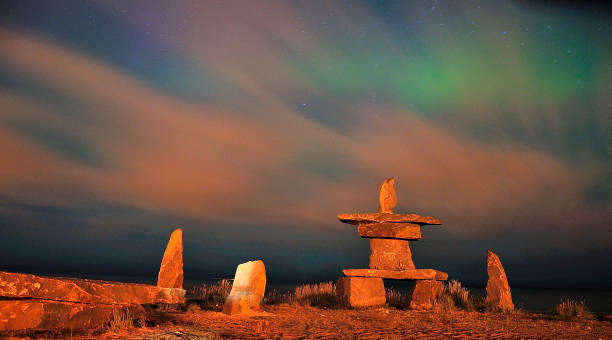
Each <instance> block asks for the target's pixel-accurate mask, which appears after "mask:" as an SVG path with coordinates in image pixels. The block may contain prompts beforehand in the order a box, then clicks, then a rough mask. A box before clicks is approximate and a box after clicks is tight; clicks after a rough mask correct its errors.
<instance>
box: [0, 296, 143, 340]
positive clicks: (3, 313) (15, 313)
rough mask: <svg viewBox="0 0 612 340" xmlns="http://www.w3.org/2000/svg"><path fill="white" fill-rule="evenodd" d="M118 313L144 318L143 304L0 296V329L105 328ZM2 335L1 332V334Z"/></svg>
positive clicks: (133, 317) (132, 317)
mask: <svg viewBox="0 0 612 340" xmlns="http://www.w3.org/2000/svg"><path fill="white" fill-rule="evenodd" d="M114 314H115V315H129V317H130V318H131V319H141V320H144V318H145V311H144V308H143V307H142V306H139V305H132V306H111V305H95V304H94V305H92V304H84V303H74V302H60V301H48V300H0V331H18V330H26V329H27V330H54V331H56V330H63V329H66V330H67V329H78V330H86V329H102V328H104V327H105V326H106V325H107V324H108V322H109V321H110V320H111V319H112V318H113V316H114ZM0 337H2V334H0Z"/></svg>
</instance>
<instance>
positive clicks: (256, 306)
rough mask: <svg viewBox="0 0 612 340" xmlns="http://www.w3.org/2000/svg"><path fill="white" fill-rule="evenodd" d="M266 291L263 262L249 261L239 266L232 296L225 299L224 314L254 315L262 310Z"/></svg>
mask: <svg viewBox="0 0 612 340" xmlns="http://www.w3.org/2000/svg"><path fill="white" fill-rule="evenodd" d="M265 290H266V267H265V266H264V263H263V261H261V260H260V261H249V262H246V263H243V264H240V265H238V268H236V275H235V276H234V284H233V285H232V290H231V292H230V295H229V296H228V297H227V298H226V299H225V304H224V305H223V313H225V314H230V315H232V314H254V313H255V312H257V311H259V310H261V305H260V303H261V299H263V296H264V293H265Z"/></svg>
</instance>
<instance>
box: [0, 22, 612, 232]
mask: <svg viewBox="0 0 612 340" xmlns="http://www.w3.org/2000/svg"><path fill="white" fill-rule="evenodd" d="M286 39H290V38H286ZM0 40H1V41H2V42H3V44H4V46H10V48H3V49H1V50H0V64H2V65H4V66H5V67H10V68H12V69H15V70H18V71H19V72H21V73H23V74H24V75H26V76H27V77H29V78H30V79H31V80H32V81H35V82H39V83H41V84H44V85H46V86H48V87H52V88H54V89H55V90H57V91H60V92H62V93H64V94H68V95H69V96H71V97H72V98H74V100H75V102H77V103H78V104H79V107H82V110H89V111H90V112H89V111H88V112H87V119H83V118H82V117H72V118H71V117H69V116H67V115H61V114H58V112H54V111H53V108H50V107H46V106H45V105H44V104H42V103H37V102H36V100H33V98H30V97H28V96H27V95H25V94H21V93H8V92H7V93H5V94H4V95H2V96H0V106H2V107H3V108H4V109H3V111H6V115H4V114H3V116H4V118H3V119H2V120H0V146H1V148H2V150H3V156H2V162H3V165H2V167H0V188H1V189H2V190H1V191H2V192H3V196H4V197H3V199H5V200H12V201H18V202H27V203H33V202H35V203H37V204H66V205H73V206H75V205H76V206H78V205H80V204H83V203H90V202H96V201H104V202H111V203H114V204H125V205H130V206H136V207H140V208H143V209H150V210H155V211H163V212H169V213H172V214H180V215H186V216H190V217H195V218H199V219H212V220H220V221H233V222H259V223H273V224H277V225H286V226H301V227H302V226H309V227H322V228H327V227H330V226H337V227H342V226H340V224H339V223H337V221H336V220H335V215H336V214H337V213H339V212H349V211H353V210H375V209H376V208H377V204H376V197H377V193H376V190H377V188H378V184H379V182H380V181H381V180H382V179H383V178H384V177H387V176H391V175H393V176H395V177H396V179H397V183H398V189H399V192H398V201H399V206H398V209H396V210H397V211H401V210H403V211H405V212H419V213H423V214H428V215H434V216H437V217H440V218H441V219H442V220H443V221H445V222H447V223H449V224H450V225H449V228H450V231H451V232H460V233H461V232H463V233H472V232H478V233H482V232H487V231H488V232H495V231H496V230H499V228H535V227H538V226H537V225H534V224H533V223H536V222H537V223H541V224H546V225H547V226H551V227H575V226H577V224H574V223H567V222H563V223H565V224H555V223H557V222H559V221H567V216H568V215H570V214H569V213H568V211H578V212H582V214H583V216H596V217H595V218H594V220H596V221H597V220H598V219H600V218H603V217H605V213H602V212H601V211H591V210H589V209H588V208H586V207H585V206H584V205H583V204H582V203H581V200H580V199H576V197H579V196H580V190H581V188H582V187H583V186H584V185H585V180H586V179H585V178H584V176H582V175H580V174H579V172H578V171H576V170H575V169H573V168H571V167H570V166H568V165H567V164H564V163H563V162H561V161H559V160H557V159H555V158H553V157H552V156H550V155H547V154H545V153H542V152H538V151H535V150H532V149H529V148H526V147H522V146H518V145H487V144H483V143H480V142H476V141H473V140H470V139H468V138H466V137H464V136H459V135H456V134H454V133H452V132H450V131H448V130H446V129H444V128H442V127H438V126H435V125H433V123H431V122H427V121H423V120H419V119H417V118H415V116H414V115H413V114H411V113H410V112H405V111H402V110H397V109H393V108H387V107H383V106H370V107H351V106H350V105H345V109H346V110H347V111H351V112H353V113H354V114H353V115H352V116H350V119H351V121H350V124H347V125H350V127H349V128H348V130H342V131H340V130H334V129H331V128H329V127H327V126H325V125H322V124H320V123H317V122H315V121H312V120H310V119H308V118H306V117H305V116H303V115H301V114H300V113H299V112H296V111H295V110H292V109H291V108H290V107H288V106H287V105H286V104H285V102H284V100H283V98H280V97H279V96H278V95H277V94H276V93H275V92H274V91H272V90H271V89H270V88H268V87H266V86H264V85H263V84H262V83H261V82H260V77H261V76H262V75H261V74H258V73H257V72H255V73H254V74H253V73H248V72H246V70H243V71H244V72H243V73H241V72H238V71H225V70H221V71H220V72H221V73H222V74H224V75H225V76H226V77H227V79H230V80H231V82H232V84H233V85H234V86H236V87H237V88H240V89H241V90H242V91H244V93H246V94H247V95H248V96H249V98H247V99H245V98H237V99H236V100H237V101H241V102H244V101H248V100H254V101H255V102H256V107H257V108H258V109H259V110H268V111H264V112H261V113H260V114H257V115H253V116H247V115H246V114H244V113H241V112H233V111H230V110H227V109H223V108H219V107H213V106H211V105H210V104H208V103H202V102H195V101H188V100H184V99H179V98H176V97H173V96H170V95H168V94H166V93H163V92H160V91H158V90H155V89H153V88H151V87H149V86H147V85H146V84H145V83H143V82H141V81H139V80H136V79H134V78H132V77H130V76H129V75H127V74H125V73H123V72H121V71H120V70H118V69H116V68H113V67H111V66H109V65H106V64H104V63H101V62H99V61H97V60H95V59H93V58H91V57H87V56H84V55H82V54H80V53H78V52H76V51H73V50H70V49H69V48H66V47H62V46H58V45H56V44H52V43H50V42H47V41H44V40H41V39H38V38H35V37H32V36H29V35H26V34H23V33H20V32H16V31H10V30H6V29H1V30H0ZM194 55H195V56H196V57H195V58H200V57H202V58H204V57H203V56H199V55H198V54H197V53H196V54H194ZM213 59H215V60H216V61H217V62H218V63H220V64H221V63H222V58H220V57H218V56H216V57H214V58H213ZM203 60H207V59H203ZM285 67H288V66H285ZM285 76H286V77H288V78H293V77H294V76H293V75H291V73H290V70H289V71H288V73H286V74H285ZM292 83H293V84H297V85H296V86H298V85H299V80H298V79H297V77H296V78H295V81H293V82H292ZM302 85H303V84H302ZM302 85H299V86H302ZM16 124H17V125H20V126H37V127H39V128H41V129H48V130H50V131H52V132H53V133H55V134H58V135H70V136H71V138H73V139H74V140H77V141H81V142H82V143H83V144H84V145H87V146H88V147H89V148H91V150H92V152H96V153H97V154H100V155H102V161H101V162H102V163H103V164H102V165H99V166H96V165H90V164H89V165H88V164H82V163H79V162H76V161H74V160H71V159H69V158H68V157H66V156H65V155H62V154H61V153H57V152H56V151H53V150H50V149H49V148H48V146H46V145H44V143H40V142H38V143H37V142H35V141H33V140H31V139H30V138H28V137H27V136H25V135H23V134H22V133H20V131H19V130H18V129H17V130H16V129H15V128H14V126H15V125H16ZM313 169H315V170H313ZM326 171H332V172H334V171H335V172H336V173H339V176H336V177H334V176H331V175H329V174H326Z"/></svg>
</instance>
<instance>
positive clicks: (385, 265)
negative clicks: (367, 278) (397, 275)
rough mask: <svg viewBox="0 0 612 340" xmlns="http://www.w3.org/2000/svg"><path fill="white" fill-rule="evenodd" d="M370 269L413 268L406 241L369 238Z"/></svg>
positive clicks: (408, 245)
mask: <svg viewBox="0 0 612 340" xmlns="http://www.w3.org/2000/svg"><path fill="white" fill-rule="evenodd" d="M370 269H384V270H414V269H415V268H414V263H413V262H412V253H411V252H410V244H409V243H408V241H406V240H395V239H386V238H373V239H370Z"/></svg>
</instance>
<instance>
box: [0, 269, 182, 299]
mask: <svg viewBox="0 0 612 340" xmlns="http://www.w3.org/2000/svg"><path fill="white" fill-rule="evenodd" d="M0 296H4V297H8V298H32V299H46V300H56V301H66V302H81V303H91V304H106V305H131V304H138V305H141V304H150V303H170V304H176V303H183V302H185V290H183V289H179V288H163V287H156V286H152V285H145V284H138V283H122V282H110V281H101V280H87V279H77V278H55V277H43V276H37V275H31V274H19V273H9V272H2V271H0Z"/></svg>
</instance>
